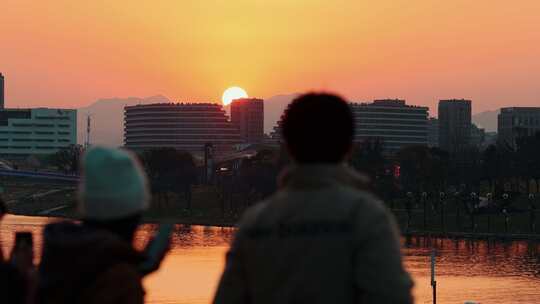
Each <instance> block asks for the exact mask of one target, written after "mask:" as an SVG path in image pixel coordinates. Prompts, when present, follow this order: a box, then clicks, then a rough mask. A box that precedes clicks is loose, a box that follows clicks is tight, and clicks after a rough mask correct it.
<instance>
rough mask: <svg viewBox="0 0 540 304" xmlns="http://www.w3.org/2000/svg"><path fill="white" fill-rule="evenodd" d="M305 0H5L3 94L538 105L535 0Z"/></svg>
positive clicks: (17, 102)
mask: <svg viewBox="0 0 540 304" xmlns="http://www.w3.org/2000/svg"><path fill="white" fill-rule="evenodd" d="M307 3H308V2H306V1H296V2H294V3H291V2H290V1H273V2H272V3H265V4H264V5H263V4H262V3H259V2H256V1H234V2H225V1H222V2H221V1H218V2H216V3H214V5H212V6H207V5H203V4H199V3H197V2H184V3H182V4H181V5H180V4H176V3H174V2H162V3H160V4H155V3H148V4H144V3H143V4H140V5H138V6H136V7H135V6H133V7H132V6H129V9H127V7H128V6H127V5H126V3H125V2H123V1H119V2H115V3H106V4H105V3H87V4H79V3H71V4H69V5H67V2H63V1H56V2H47V3H31V4H24V3H22V4H21V3H20V2H19V1H7V2H6V3H4V5H3V11H4V19H3V26H2V28H0V36H1V37H2V40H3V45H5V46H7V47H4V48H3V49H2V50H1V51H0V53H1V56H0V71H2V73H3V74H4V75H5V76H6V104H7V105H8V106H9V107H36V106H50V107H74V108H79V107H82V106H85V105H88V104H90V103H92V102H93V101H95V100H97V99H99V98H105V97H111V96H153V95H156V94H163V95H165V96H169V97H171V98H173V99H176V98H179V97H182V98H183V99H188V100H219V97H220V95H221V93H222V92H223V90H225V89H226V88H227V87H229V86H232V85H238V86H240V87H242V88H244V89H246V90H247V91H248V93H249V95H250V96H257V97H261V98H264V99H267V98H269V97H270V96H274V95H278V94H288V93H296V92H304V91H308V90H327V91H333V92H337V93H340V94H342V95H343V96H344V97H346V98H347V99H349V100H351V101H356V100H374V99H381V98H400V99H406V100H407V101H408V102H409V103H411V104H419V105H426V106H429V107H430V109H432V110H433V111H432V114H435V112H436V110H435V109H436V104H437V102H438V100H440V99H449V98H466V99H471V100H473V102H474V107H473V113H479V112H483V111H486V110H494V109H498V108H501V107H504V106H534V105H537V104H538V103H539V100H540V96H539V91H538V88H537V85H536V84H535V82H534V80H535V79H538V78H539V77H540V63H539V62H538V60H535V58H536V54H538V53H540V44H539V43H538V41H540V39H539V38H540V31H538V30H537V27H536V24H537V23H536V18H537V17H536V14H535V12H537V11H538V9H540V3H538V2H537V1H520V2H519V4H513V5H508V4H506V3H503V2H498V1H490V2H489V7H487V6H486V4H485V3H481V2H475V3H473V4H471V3H470V2H469V1H453V2H451V3H438V4H437V5H436V6H435V5H433V4H432V2H430V1H415V5H410V1H392V2H391V3H390V1H382V2H378V3H369V4H367V3H356V2H352V1H351V2H345V1H344V2H340V3H339V5H332V6H329V5H327V4H328V2H327V1H310V2H309V5H307ZM325 4H326V5H325ZM501 20H504V22H501ZM404 24H406V25H407V26H402V25H404Z"/></svg>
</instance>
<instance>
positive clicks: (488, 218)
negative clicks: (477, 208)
mask: <svg viewBox="0 0 540 304" xmlns="http://www.w3.org/2000/svg"><path fill="white" fill-rule="evenodd" d="M486 197H487V201H488V202H487V206H488V212H487V231H488V233H489V232H490V230H491V210H490V209H491V204H492V199H493V194H491V192H489V193H488V194H486Z"/></svg>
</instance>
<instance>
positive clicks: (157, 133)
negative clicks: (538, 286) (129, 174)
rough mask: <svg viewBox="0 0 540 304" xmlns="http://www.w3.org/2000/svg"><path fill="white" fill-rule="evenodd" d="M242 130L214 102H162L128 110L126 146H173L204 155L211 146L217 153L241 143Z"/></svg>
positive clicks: (149, 147)
mask: <svg viewBox="0 0 540 304" xmlns="http://www.w3.org/2000/svg"><path fill="white" fill-rule="evenodd" d="M241 141H242V140H241V138H240V132H239V130H238V129H237V128H236V127H235V126H234V125H233V124H232V123H231V122H230V121H229V119H228V117H227V115H226V114H225V110H224V109H223V107H222V106H221V105H219V104H214V103H160V104H149V105H136V106H127V107H125V108H124V145H125V146H126V147H127V148H129V149H132V150H136V151H137V150H138V151H140V150H148V149H153V148H163V147H172V148H176V149H178V150H183V151H188V152H191V153H195V154H202V153H203V151H204V145H205V144H207V143H211V144H212V145H213V147H214V151H215V153H217V154H221V153H226V152H229V151H231V150H232V147H233V145H235V144H238V143H240V142H241Z"/></svg>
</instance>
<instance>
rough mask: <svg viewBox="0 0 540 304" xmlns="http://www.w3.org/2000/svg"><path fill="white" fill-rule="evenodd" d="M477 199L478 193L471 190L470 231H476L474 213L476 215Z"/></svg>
mask: <svg viewBox="0 0 540 304" xmlns="http://www.w3.org/2000/svg"><path fill="white" fill-rule="evenodd" d="M477 199H478V195H477V194H476V192H471V203H472V204H471V207H470V209H469V212H470V214H471V229H472V231H473V232H474V231H476V223H475V215H476V201H477Z"/></svg>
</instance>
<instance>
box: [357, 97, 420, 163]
mask: <svg viewBox="0 0 540 304" xmlns="http://www.w3.org/2000/svg"><path fill="white" fill-rule="evenodd" d="M351 110H352V112H353V115H354V118H355V142H362V141H364V140H365V139H367V138H378V139H381V140H382V141H383V149H384V151H385V152H386V153H394V152H396V151H398V150H399V149H401V148H402V147H405V146H410V145H427V143H428V110H429V109H428V108H427V107H420V106H411V105H407V104H405V100H400V99H380V100H374V101H373V103H352V104H351Z"/></svg>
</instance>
